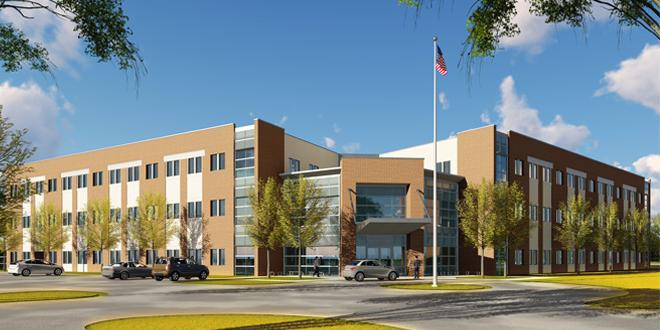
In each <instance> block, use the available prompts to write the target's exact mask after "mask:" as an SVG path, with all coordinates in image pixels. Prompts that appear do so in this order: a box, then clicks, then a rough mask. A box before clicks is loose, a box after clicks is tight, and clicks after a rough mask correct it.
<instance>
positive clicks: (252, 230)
mask: <svg viewBox="0 0 660 330" xmlns="http://www.w3.org/2000/svg"><path fill="white" fill-rule="evenodd" d="M250 206H251V207H252V217H251V218H250V220H249V223H248V228H247V229H248V235H250V239H251V240H252V243H253V244H254V246H256V247H259V248H265V249H266V273H267V274H268V277H270V250H273V249H275V248H278V247H281V246H282V240H283V239H282V236H281V233H282V231H281V230H279V228H278V226H279V222H278V216H277V211H278V208H279V206H280V187H279V185H278V184H277V181H275V178H273V177H269V178H268V180H266V182H261V181H260V182H259V183H258V184H257V187H256V189H251V190H250Z"/></svg>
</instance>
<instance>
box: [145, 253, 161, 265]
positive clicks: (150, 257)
mask: <svg viewBox="0 0 660 330" xmlns="http://www.w3.org/2000/svg"><path fill="white" fill-rule="evenodd" d="M146 255H147V264H149V265H151V264H153V263H154V262H155V261H156V259H158V251H157V250H147V251H146Z"/></svg>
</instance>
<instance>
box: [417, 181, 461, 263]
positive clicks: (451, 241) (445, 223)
mask: <svg viewBox="0 0 660 330" xmlns="http://www.w3.org/2000/svg"><path fill="white" fill-rule="evenodd" d="M437 187H438V189H437V194H438V275H457V274H458V214H457V211H456V204H457V203H458V184H456V183H453V182H444V181H440V180H439V181H438V185H437ZM424 198H425V200H426V208H427V210H428V213H429V214H433V177H432V176H425V178H424ZM424 247H425V248H424V264H425V267H424V273H425V275H432V274H433V225H427V226H424Z"/></svg>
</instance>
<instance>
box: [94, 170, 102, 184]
mask: <svg viewBox="0 0 660 330" xmlns="http://www.w3.org/2000/svg"><path fill="white" fill-rule="evenodd" d="M100 185H103V172H94V173H92V186H94V187H96V186H100Z"/></svg>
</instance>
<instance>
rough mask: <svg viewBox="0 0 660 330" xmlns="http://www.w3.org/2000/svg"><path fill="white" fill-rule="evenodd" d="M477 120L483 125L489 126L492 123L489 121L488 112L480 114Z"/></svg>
mask: <svg viewBox="0 0 660 330" xmlns="http://www.w3.org/2000/svg"><path fill="white" fill-rule="evenodd" d="M479 119H480V120H481V122H482V123H484V124H490V123H491V122H492V121H491V120H490V114H489V113H488V112H485V111H484V112H482V113H481V116H479Z"/></svg>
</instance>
